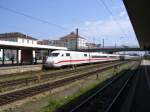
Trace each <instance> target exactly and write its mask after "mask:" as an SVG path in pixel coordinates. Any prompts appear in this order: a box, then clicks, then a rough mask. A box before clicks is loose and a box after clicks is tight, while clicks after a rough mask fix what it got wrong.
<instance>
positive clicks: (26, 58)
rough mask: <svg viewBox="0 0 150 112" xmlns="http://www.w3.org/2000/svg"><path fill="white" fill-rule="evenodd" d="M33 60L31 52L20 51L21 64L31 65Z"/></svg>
mask: <svg viewBox="0 0 150 112" xmlns="http://www.w3.org/2000/svg"><path fill="white" fill-rule="evenodd" d="M32 59H33V53H32V50H21V62H22V63H23V64H26V63H27V64H31V63H32Z"/></svg>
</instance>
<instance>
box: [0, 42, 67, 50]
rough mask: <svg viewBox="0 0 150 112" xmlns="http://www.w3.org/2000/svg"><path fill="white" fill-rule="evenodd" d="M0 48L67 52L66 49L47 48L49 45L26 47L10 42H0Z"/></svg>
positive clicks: (25, 45)
mask: <svg viewBox="0 0 150 112" xmlns="http://www.w3.org/2000/svg"><path fill="white" fill-rule="evenodd" d="M0 48H5V49H42V50H67V48H66V47H57V46H49V45H38V44H37V45H30V44H29V45H27V44H19V43H18V42H10V41H1V40H0Z"/></svg>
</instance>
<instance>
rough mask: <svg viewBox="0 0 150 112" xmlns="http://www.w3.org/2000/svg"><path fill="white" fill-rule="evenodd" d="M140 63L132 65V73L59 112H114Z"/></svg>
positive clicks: (112, 81)
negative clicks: (112, 109)
mask: <svg viewBox="0 0 150 112" xmlns="http://www.w3.org/2000/svg"><path fill="white" fill-rule="evenodd" d="M138 65H139V63H135V64H133V65H131V69H130V71H126V72H124V73H122V74H121V75H117V76H116V77H115V78H113V79H112V80H111V81H109V82H108V83H107V84H105V85H104V86H103V87H101V88H96V89H95V90H92V92H91V94H90V95H88V96H86V97H85V98H84V99H83V98H82V100H81V101H78V103H77V104H75V105H74V104H73V105H70V107H67V109H63V108H62V109H58V112H62V110H63V111H70V112H99V111H100V112H114V111H110V110H111V108H112V107H113V105H114V104H115V102H116V100H117V99H118V98H119V96H120V94H121V93H122V91H124V89H125V88H126V86H127V85H128V84H129V82H130V81H131V80H132V78H133V77H134V75H135V73H136V71H137V68H138Z"/></svg>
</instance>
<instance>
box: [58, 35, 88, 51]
mask: <svg viewBox="0 0 150 112" xmlns="http://www.w3.org/2000/svg"><path fill="white" fill-rule="evenodd" d="M60 40H61V41H62V42H63V43H64V47H67V48H68V49H69V50H75V49H76V43H77V48H78V49H83V48H86V39H85V38H83V37H81V36H78V38H77V37H76V34H75V33H74V32H71V33H70V34H68V35H66V36H64V37H61V38H60ZM76 41H77V42H76Z"/></svg>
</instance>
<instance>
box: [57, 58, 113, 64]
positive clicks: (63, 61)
mask: <svg viewBox="0 0 150 112" xmlns="http://www.w3.org/2000/svg"><path fill="white" fill-rule="evenodd" d="M112 59H114V58H95V59H82V60H62V61H59V62H56V63H54V64H58V63H65V62H83V61H92V60H112Z"/></svg>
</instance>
